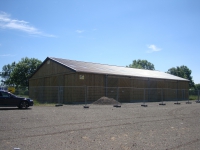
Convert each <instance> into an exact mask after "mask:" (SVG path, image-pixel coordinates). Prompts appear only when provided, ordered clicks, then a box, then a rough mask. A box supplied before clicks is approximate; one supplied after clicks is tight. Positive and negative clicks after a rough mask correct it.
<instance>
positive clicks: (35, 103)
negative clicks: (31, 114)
mask: <svg viewBox="0 0 200 150" xmlns="http://www.w3.org/2000/svg"><path fill="white" fill-rule="evenodd" d="M33 102H34V105H33V106H55V105H56V104H55V103H47V102H45V103H41V102H39V101H37V100H33Z"/></svg>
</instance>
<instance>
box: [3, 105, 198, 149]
mask: <svg viewBox="0 0 200 150" xmlns="http://www.w3.org/2000/svg"><path fill="white" fill-rule="evenodd" d="M14 148H20V150H71V149H72V150H74V149H75V150H90V149H91V150H97V149H103V150H110V149H115V150H129V149H131V150H132V149H134V150H143V149H145V150H175V149H181V150H198V149H199V150H200V103H195V102H193V103H192V104H186V103H185V102H181V105H174V102H167V103H166V106H160V105H159V103H148V107H141V103H131V104H128V103H126V104H122V107H121V108H116V107H113V106H112V105H111V106H109V105H106V106H105V105H104V106H101V105H90V108H89V109H84V108H83V105H64V106H61V107H44V106H33V107H32V108H30V109H27V110H19V109H17V108H16V109H15V108H0V150H13V149H14Z"/></svg>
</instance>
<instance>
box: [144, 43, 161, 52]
mask: <svg viewBox="0 0 200 150" xmlns="http://www.w3.org/2000/svg"><path fill="white" fill-rule="evenodd" d="M147 47H148V48H149V50H148V51H147V53H153V52H158V51H161V50H162V49H161V48H158V47H156V45H153V44H152V45H148V46H147Z"/></svg>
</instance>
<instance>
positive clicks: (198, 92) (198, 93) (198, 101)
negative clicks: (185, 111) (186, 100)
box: [196, 90, 200, 103]
mask: <svg viewBox="0 0 200 150" xmlns="http://www.w3.org/2000/svg"><path fill="white" fill-rule="evenodd" d="M197 92H198V100H197V101H196V103H200V101H199V94H200V92H199V90H198V91H197Z"/></svg>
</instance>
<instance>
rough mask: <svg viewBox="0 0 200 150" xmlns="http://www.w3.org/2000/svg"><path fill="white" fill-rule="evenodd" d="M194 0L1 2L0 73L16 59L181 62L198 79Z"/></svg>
mask: <svg viewBox="0 0 200 150" xmlns="http://www.w3.org/2000/svg"><path fill="white" fill-rule="evenodd" d="M199 48H200V1H199V0H162V1H161V0H84V1H83V0H42V1H41V0H34V1H32V0H17V1H16V0H1V1H0V71H1V70H2V67H3V66H4V65H7V64H11V63H12V62H14V61H15V62H18V61H19V60H21V58H24V57H29V58H37V59H39V60H41V61H43V60H45V58H46V57H58V58H65V59H72V60H79V61H86V62H95V63H102V64H109V65H117V66H126V65H129V64H131V63H132V61H133V60H135V59H136V60H137V59H145V60H148V61H149V62H151V63H153V64H154V66H155V69H156V70H160V71H163V72H166V71H167V70H168V69H170V68H172V67H177V66H181V65H185V66H187V67H188V68H189V69H191V70H192V76H193V80H194V82H195V83H196V84H197V83H200V69H199V64H200V61H199V60H200V51H199Z"/></svg>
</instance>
